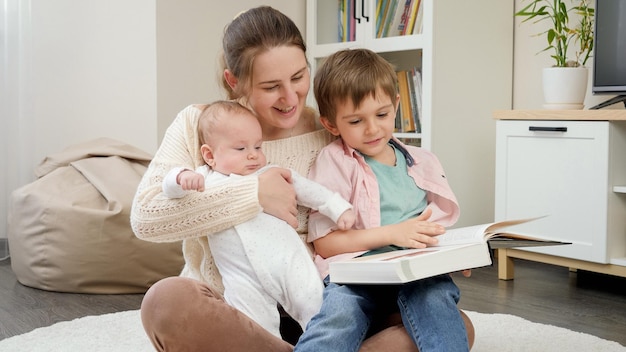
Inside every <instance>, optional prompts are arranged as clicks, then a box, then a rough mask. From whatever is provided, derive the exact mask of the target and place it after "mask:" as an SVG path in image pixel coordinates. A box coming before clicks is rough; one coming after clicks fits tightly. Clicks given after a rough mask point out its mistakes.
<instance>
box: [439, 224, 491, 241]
mask: <svg viewBox="0 0 626 352" xmlns="http://www.w3.org/2000/svg"><path fill="white" fill-rule="evenodd" d="M490 225H491V224H482V225H474V226H467V227H461V228H456V229H448V230H446V233H444V234H443V235H439V236H437V239H438V240H439V243H438V244H437V245H436V246H450V245H457V244H465V243H478V242H483V241H484V239H483V237H484V234H485V230H486V229H487V228H488V227H489V226H490Z"/></svg>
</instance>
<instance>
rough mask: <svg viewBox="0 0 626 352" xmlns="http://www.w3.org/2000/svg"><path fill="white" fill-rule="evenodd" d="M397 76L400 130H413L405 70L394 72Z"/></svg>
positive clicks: (413, 124)
mask: <svg viewBox="0 0 626 352" xmlns="http://www.w3.org/2000/svg"><path fill="white" fill-rule="evenodd" d="M396 75H397V77H398V90H399V91H400V108H401V109H402V115H400V116H401V121H402V131H401V132H415V123H414V122H413V111H412V109H411V97H410V95H411V93H410V92H409V82H408V79H407V75H406V71H398V72H396Z"/></svg>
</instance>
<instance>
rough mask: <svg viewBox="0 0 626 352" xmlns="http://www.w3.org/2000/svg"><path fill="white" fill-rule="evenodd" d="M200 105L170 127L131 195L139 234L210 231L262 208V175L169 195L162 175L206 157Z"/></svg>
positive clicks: (155, 237)
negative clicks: (200, 137) (200, 135)
mask: <svg viewBox="0 0 626 352" xmlns="http://www.w3.org/2000/svg"><path fill="white" fill-rule="evenodd" d="M200 112H201V108H199V107H196V106H189V107H187V108H185V109H184V110H183V111H181V112H180V113H179V114H178V116H177V117H176V119H175V120H174V122H173V123H172V124H171V125H170V127H169V128H168V130H167V132H166V135H165V137H164V139H163V142H162V143H161V145H160V146H159V149H158V151H157V152H156V154H155V156H154V158H153V159H152V161H151V163H150V166H149V167H148V169H147V170H146V173H145V174H144V175H143V178H142V180H141V182H140V183H139V186H138V188H137V192H136V194H135V197H134V199H133V205H132V209H131V214H130V223H131V227H132V229H133V231H134V232H135V235H136V236H137V237H139V238H141V239H144V240H148V241H153V242H174V241H179V240H182V239H185V238H193V237H198V236H206V235H207V234H210V233H215V232H219V231H221V230H224V229H226V228H229V227H232V226H234V225H237V224H240V223H242V222H245V221H247V220H249V219H251V218H253V217H254V216H256V215H257V214H258V213H259V212H260V211H261V210H262V208H261V203H260V202H259V195H258V192H257V191H258V188H259V179H258V178H256V177H245V178H241V179H239V180H235V181H234V182H229V183H228V184H224V185H216V186H213V187H209V188H207V189H205V190H204V192H196V193H192V194H189V195H188V196H186V197H184V198H181V199H168V198H167V197H165V196H164V195H163V193H162V187H161V184H162V181H163V178H164V177H165V175H166V174H167V172H168V171H169V170H170V169H172V168H174V167H185V168H189V169H191V170H195V169H196V167H198V166H199V165H202V164H203V163H204V161H203V160H202V157H201V155H200V145H199V141H198V136H197V132H196V126H197V121H198V116H199V114H200Z"/></svg>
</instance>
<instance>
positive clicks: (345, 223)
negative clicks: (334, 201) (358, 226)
mask: <svg viewBox="0 0 626 352" xmlns="http://www.w3.org/2000/svg"><path fill="white" fill-rule="evenodd" d="M355 221H356V215H355V214H354V211H353V210H352V209H348V210H346V211H344V212H343V214H341V216H339V219H337V227H338V228H339V230H349V229H351V228H352V226H354V222H355Z"/></svg>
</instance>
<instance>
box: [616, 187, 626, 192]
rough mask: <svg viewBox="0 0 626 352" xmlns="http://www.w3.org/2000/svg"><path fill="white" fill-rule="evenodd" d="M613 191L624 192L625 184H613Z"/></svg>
mask: <svg viewBox="0 0 626 352" xmlns="http://www.w3.org/2000/svg"><path fill="white" fill-rule="evenodd" d="M613 192H615V193H626V186H613Z"/></svg>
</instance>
